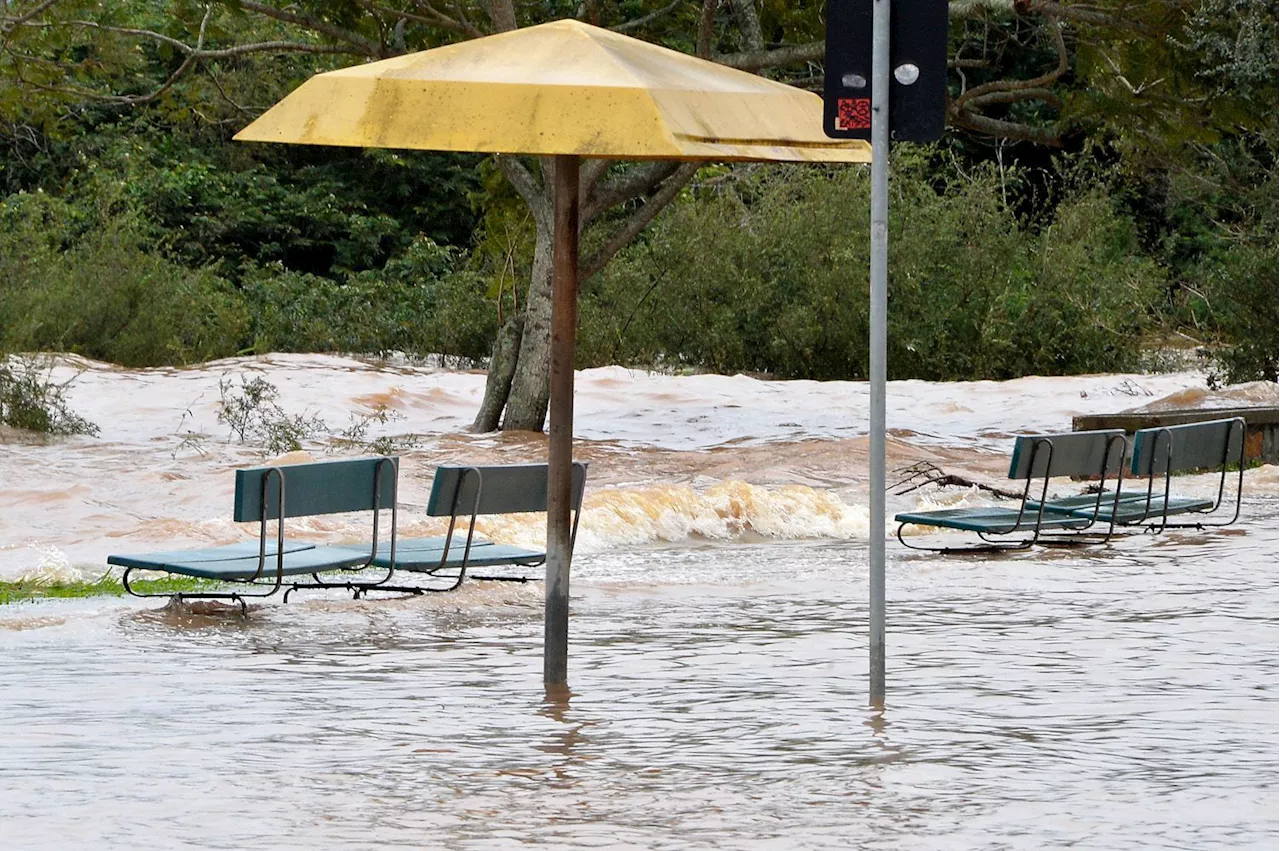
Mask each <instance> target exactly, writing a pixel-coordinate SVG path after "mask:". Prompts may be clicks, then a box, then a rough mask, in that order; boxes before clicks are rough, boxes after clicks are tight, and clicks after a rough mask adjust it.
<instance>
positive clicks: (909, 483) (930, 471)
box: [889, 461, 1022, 499]
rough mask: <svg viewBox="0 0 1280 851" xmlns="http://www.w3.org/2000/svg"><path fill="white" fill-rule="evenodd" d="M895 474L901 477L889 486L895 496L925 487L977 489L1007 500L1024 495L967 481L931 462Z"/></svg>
mask: <svg viewBox="0 0 1280 851" xmlns="http://www.w3.org/2000/svg"><path fill="white" fill-rule="evenodd" d="M893 472H895V473H898V474H900V475H901V478H899V479H898V481H896V482H894V483H893V484H891V485H889V491H890V492H891V493H892V494H893V495H894V496H902V495H903V494H906V493H911V492H912V491H914V490H919V489H920V488H922V487H924V486H925V485H937V486H938V487H959V488H977V489H978V490H982V491H986V492H987V493H993V494H995V495H996V496H1002V497H1005V498H1006V499H1022V494H1020V493H1014V492H1013V491H1007V490H1004V489H1002V488H997V487H994V486H992V485H986V484H983V483H982V482H975V481H974V480H972V479H966V478H965V477H964V476H957V475H955V474H954V473H947V472H944V471H943V470H942V469H941V468H939V467H938V466H937V465H936V464H934V463H932V462H931V461H920V462H917V463H915V464H912V465H911V466H910V467H899V468H898V469H896V470H894V471H893Z"/></svg>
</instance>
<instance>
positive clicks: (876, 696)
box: [868, 0, 889, 708]
mask: <svg viewBox="0 0 1280 851" xmlns="http://www.w3.org/2000/svg"><path fill="white" fill-rule="evenodd" d="M888 285H889V0H875V2H874V6H873V7H872V19H871V340H870V361H871V363H870V373H871V374H870V375H869V376H868V377H869V378H870V379H871V452H870V455H871V457H870V467H871V470H870V473H871V482H870V488H871V498H870V509H869V510H870V512H871V517H870V520H871V523H870V533H869V534H870V535H871V553H870V581H869V585H870V590H871V593H870V597H871V599H870V607H869V612H870V614H869V621H870V624H869V626H870V632H871V638H870V652H871V696H870V697H871V705H872V706H874V707H876V708H883V707H884V667H885V662H884V511H885V506H884V492H885V480H884V479H885V475H884V467H885V461H884V446H885V417H884V397H885V377H886V371H885V338H886V336H887V334H888V332H887V318H886V317H887V314H888V288H889V286H888Z"/></svg>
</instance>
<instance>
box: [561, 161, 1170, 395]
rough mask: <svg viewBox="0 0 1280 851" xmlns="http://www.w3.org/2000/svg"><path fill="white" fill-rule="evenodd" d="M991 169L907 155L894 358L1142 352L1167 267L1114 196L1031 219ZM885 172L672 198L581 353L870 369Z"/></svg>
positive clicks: (720, 364)
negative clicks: (924, 162) (940, 175)
mask: <svg viewBox="0 0 1280 851" xmlns="http://www.w3.org/2000/svg"><path fill="white" fill-rule="evenodd" d="M1009 179H1010V178H1009V176H1008V175H1005V176H1004V177H1003V178H1002V177H1000V176H999V175H997V174H996V173H995V172H994V171H984V170H978V171H976V172H975V173H972V174H970V175H968V176H965V177H963V178H960V177H957V178H956V179H954V180H952V181H950V182H948V183H945V184H944V185H942V186H939V185H938V183H937V180H936V175H935V176H932V177H931V176H929V175H926V174H925V173H923V172H922V171H921V170H919V169H918V168H916V167H914V166H913V165H912V164H910V163H907V164H905V165H904V166H903V167H901V168H899V169H898V173H897V174H896V175H895V179H894V181H893V183H892V184H891V186H892V193H893V199H892V203H891V206H890V217H891V218H890V262H889V269H890V280H889V344H888V345H889V351H888V368H889V373H890V375H891V376H893V377H898V378H927V379H955V378H1007V377H1011V376H1016V375H1025V374H1029V373H1047V374H1059V373H1077V372H1088V371H1103V370H1116V369H1124V368H1131V367H1134V366H1136V363H1137V357H1138V352H1139V348H1140V342H1141V334H1142V331H1143V329H1144V326H1145V324H1146V322H1147V311H1148V309H1149V307H1150V305H1151V304H1152V302H1153V301H1154V300H1155V299H1156V298H1157V295H1158V292H1159V286H1160V282H1161V272H1160V270H1159V268H1158V267H1157V266H1156V264H1154V263H1152V262H1151V261H1150V260H1148V259H1146V258H1145V257H1143V256H1142V254H1141V252H1140V249H1139V246H1138V244H1137V239H1136V234H1135V232H1134V229H1133V227H1132V224H1131V223H1130V222H1129V221H1128V220H1126V219H1125V218H1123V217H1122V216H1120V215H1118V214H1117V213H1116V212H1115V211H1114V210H1113V209H1112V206H1111V204H1110V203H1109V201H1108V200H1107V198H1106V197H1104V196H1103V195H1101V194H1098V193H1088V194H1084V195H1082V196H1081V197H1078V198H1076V199H1074V200H1072V201H1070V202H1068V203H1065V204H1063V205H1061V206H1060V207H1059V208H1058V210H1057V212H1056V215H1055V216H1054V218H1053V219H1052V220H1051V222H1050V223H1049V225H1048V226H1047V227H1044V228H1041V229H1039V230H1035V229H1031V228H1028V227H1025V226H1024V223H1020V222H1019V221H1018V220H1017V218H1016V217H1015V216H1014V214H1013V213H1012V212H1011V211H1010V210H1009V209H1008V208H1007V207H1006V206H1005V205H1004V204H1003V202H1002V200H1001V199H1002V197H1003V194H1004V193H1003V192H1002V191H1001V188H1002V187H1001V185H1000V181H1001V180H1006V181H1007V180H1009ZM868 194H869V181H868V177H867V174H866V172H865V171H863V170H861V169H842V170H837V171H817V170H813V169H803V170H802V169H775V170H769V171H762V172H759V173H757V174H756V176H754V177H753V178H751V180H750V181H749V183H747V184H746V185H743V186H739V187H737V188H736V189H734V190H732V191H728V192H723V193H717V194H714V195H711V196H709V197H704V198H701V199H698V200H695V201H693V202H691V203H687V204H684V205H681V206H679V207H677V208H675V209H672V210H671V211H670V212H669V213H668V214H667V215H665V216H664V217H662V218H661V220H660V221H659V222H657V223H656V224H655V226H654V228H653V230H652V232H651V233H650V235H649V236H648V238H646V239H644V241H643V242H641V243H639V244H637V245H635V246H633V247H632V248H631V249H630V250H628V251H627V252H625V253H624V254H623V255H622V256H621V257H620V258H619V260H618V261H616V262H615V264H614V265H613V266H612V267H611V268H609V269H607V270H606V271H605V272H604V273H602V274H601V275H600V276H599V277H598V278H597V280H595V281H593V282H590V283H589V284H588V287H587V296H586V298H585V301H584V305H583V310H582V314H583V332H582V337H583V346H582V362H584V363H587V364H600V363H606V362H611V361H616V360H621V361H624V362H631V363H658V364H666V365H677V366H679V365H689V366H697V367H705V368H709V369H712V370H716V371H736V370H745V371H755V372H766V373H771V374H774V375H777V376H780V377H804V378H846V377H854V376H865V375H866V370H867V336H868V315H867V311H868V299H867V296H868V280H867V269H868V264H869V243H868V238H867V234H868V232H869V226H870V222H869V220H868V216H869V213H868V200H869V199H868Z"/></svg>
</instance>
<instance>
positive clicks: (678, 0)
mask: <svg viewBox="0 0 1280 851" xmlns="http://www.w3.org/2000/svg"><path fill="white" fill-rule="evenodd" d="M684 2H685V0H671V2H670V3H668V4H667V5H665V6H663V7H662V8H661V9H658V10H656V11H653V12H650V13H649V14H647V15H642V16H640V17H639V18H635V19H633V20H630V21H626V22H625V23H621V24H618V25H617V26H616V27H609V29H611V30H613V31H614V32H617V33H625V32H631V31H632V30H635V29H639V28H640V27H643V26H645V25H646V24H651V23H653V22H654V21H656V20H658V18H661V17H662V16H663V15H665V14H667V13H668V12H671V11H674V10H675V8H676V7H677V6H679V5H681V4H682V3H684Z"/></svg>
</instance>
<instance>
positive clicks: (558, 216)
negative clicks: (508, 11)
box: [542, 156, 579, 686]
mask: <svg viewBox="0 0 1280 851" xmlns="http://www.w3.org/2000/svg"><path fill="white" fill-rule="evenodd" d="M578 166H579V158H578V157H577V156H558V157H556V159H555V178H554V180H555V231H554V239H555V245H554V248H553V250H552V264H553V266H554V277H553V278H552V285H551V404H550V409H551V411H550V413H551V427H550V436H549V439H548V441H547V466H548V476H547V601H546V615H545V621H544V625H543V645H542V681H543V683H544V684H546V685H549V686H550V685H564V684H565V683H566V682H567V679H568V672H569V671H568V669H569V564H570V561H571V560H572V557H573V551H572V542H571V541H570V539H569V515H570V510H571V506H572V492H573V486H572V475H573V470H572V466H573V358H574V343H575V337H576V336H577V331H578Z"/></svg>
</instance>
